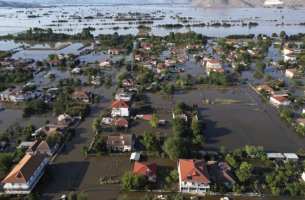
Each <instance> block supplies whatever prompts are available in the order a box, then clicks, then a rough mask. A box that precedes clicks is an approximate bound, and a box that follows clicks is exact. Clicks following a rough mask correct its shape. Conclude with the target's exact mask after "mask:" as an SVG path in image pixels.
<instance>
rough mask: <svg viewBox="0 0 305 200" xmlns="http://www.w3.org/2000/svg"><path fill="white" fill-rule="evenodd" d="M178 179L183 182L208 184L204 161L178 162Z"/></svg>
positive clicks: (184, 160) (185, 160)
mask: <svg viewBox="0 0 305 200" xmlns="http://www.w3.org/2000/svg"><path fill="white" fill-rule="evenodd" d="M179 167H180V174H179V175H180V178H181V181H185V182H201V183H210V179H209V174H208V170H207V166H206V163H205V161H204V160H192V159H190V160H187V159H180V160H179Z"/></svg>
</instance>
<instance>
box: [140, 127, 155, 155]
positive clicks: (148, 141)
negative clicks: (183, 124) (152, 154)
mask: <svg viewBox="0 0 305 200" xmlns="http://www.w3.org/2000/svg"><path fill="white" fill-rule="evenodd" d="M141 143H142V144H143V145H144V146H145V148H146V150H147V151H156V150H157V143H158V139H157V137H156V135H155V134H154V133H153V132H152V131H145V133H144V135H143V139H142V140H141Z"/></svg>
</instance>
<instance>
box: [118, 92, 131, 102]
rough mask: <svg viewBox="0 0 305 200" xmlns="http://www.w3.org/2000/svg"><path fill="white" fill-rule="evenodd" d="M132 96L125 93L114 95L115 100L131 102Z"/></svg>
mask: <svg viewBox="0 0 305 200" xmlns="http://www.w3.org/2000/svg"><path fill="white" fill-rule="evenodd" d="M131 98H132V95H131V94H129V93H126V92H118V93H116V95H115V100H117V101H119V100H123V101H131Z"/></svg>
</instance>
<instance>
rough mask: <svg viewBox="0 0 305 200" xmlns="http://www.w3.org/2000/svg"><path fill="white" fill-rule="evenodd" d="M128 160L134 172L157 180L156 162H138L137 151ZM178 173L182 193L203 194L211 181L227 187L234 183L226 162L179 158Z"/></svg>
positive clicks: (208, 188)
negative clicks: (132, 164)
mask: <svg viewBox="0 0 305 200" xmlns="http://www.w3.org/2000/svg"><path fill="white" fill-rule="evenodd" d="M130 160H131V161H134V166H133V173H134V174H137V175H142V176H144V177H146V178H147V181H148V182H150V183H154V182H156V181H157V179H158V177H157V174H158V165H157V163H155V162H140V161H139V160H140V153H138V152H134V153H132V154H131V157H130ZM178 174H179V190H180V192H183V193H201V194H204V193H206V192H208V191H209V190H210V186H211V184H212V183H218V184H223V185H225V186H226V187H228V188H232V187H233V186H234V185H235V184H236V181H235V179H234V176H233V173H232V170H231V167H230V166H229V165H228V164H227V163H226V162H217V161H209V162H206V161H205V160H203V159H202V160H196V159H179V162H178Z"/></svg>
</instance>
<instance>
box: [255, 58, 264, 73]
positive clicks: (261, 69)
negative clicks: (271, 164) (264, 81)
mask: <svg viewBox="0 0 305 200" xmlns="http://www.w3.org/2000/svg"><path fill="white" fill-rule="evenodd" d="M265 68H266V64H265V62H264V61H258V62H256V69H257V71H259V72H261V73H264V70H265Z"/></svg>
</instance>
